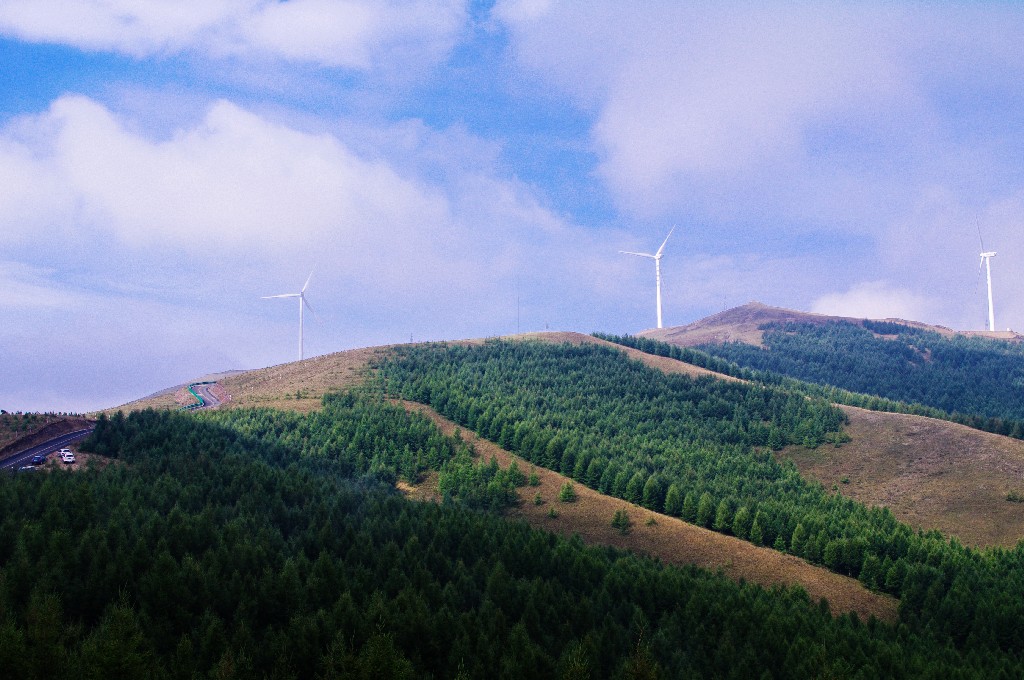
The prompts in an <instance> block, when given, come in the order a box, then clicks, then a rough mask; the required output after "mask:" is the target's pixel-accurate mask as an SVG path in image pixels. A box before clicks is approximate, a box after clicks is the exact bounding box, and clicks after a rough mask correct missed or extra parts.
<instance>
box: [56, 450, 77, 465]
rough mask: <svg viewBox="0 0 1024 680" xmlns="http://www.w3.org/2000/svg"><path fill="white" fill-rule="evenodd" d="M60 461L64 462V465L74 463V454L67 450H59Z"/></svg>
mask: <svg viewBox="0 0 1024 680" xmlns="http://www.w3.org/2000/svg"><path fill="white" fill-rule="evenodd" d="M60 459H61V460H62V461H64V462H65V463H74V462H75V454H73V453H71V451H70V450H69V449H61V450H60Z"/></svg>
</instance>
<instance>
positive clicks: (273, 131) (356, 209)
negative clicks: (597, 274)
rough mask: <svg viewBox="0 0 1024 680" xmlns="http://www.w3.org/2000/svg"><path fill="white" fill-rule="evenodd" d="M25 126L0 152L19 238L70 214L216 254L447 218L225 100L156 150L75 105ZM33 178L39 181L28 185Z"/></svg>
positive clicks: (122, 237)
mask: <svg viewBox="0 0 1024 680" xmlns="http://www.w3.org/2000/svg"><path fill="white" fill-rule="evenodd" d="M29 125H30V124H29V123H28V122H26V121H20V122H19V125H18V126H17V127H18V128H19V129H20V130H24V129H25V128H27V127H29ZM32 125H34V133H33V135H32V136H33V137H34V140H33V141H32V142H30V143H26V142H24V141H18V140H17V139H15V138H14V137H15V136H13V135H12V137H11V138H10V139H9V141H8V142H7V144H4V145H0V175H3V176H10V177H12V178H16V177H21V176H26V177H28V178H29V181H24V180H23V181H21V182H12V184H11V185H9V187H10V189H9V191H8V192H7V193H8V196H9V200H8V201H5V203H4V204H3V205H0V219H2V220H3V221H4V222H5V223H10V224H12V226H13V228H12V229H11V230H10V232H11V233H17V232H19V231H20V232H21V233H25V232H26V231H27V229H25V228H24V227H22V228H19V226H18V225H19V224H22V222H21V221H20V219H19V218H21V217H22V216H23V215H25V214H32V213H33V212H37V213H41V214H43V215H49V216H50V220H51V226H56V225H55V224H52V221H53V217H54V215H56V214H61V215H66V214H69V213H75V214H76V217H77V219H78V221H79V222H80V223H81V224H83V225H89V226H90V227H91V229H93V230H95V231H96V232H97V233H100V234H108V235H110V236H113V237H115V238H116V239H118V240H119V241H122V242H124V243H126V244H129V245H131V246H133V247H138V248H154V247H155V248H159V247H164V246H170V247H173V248H176V249H181V250H185V251H190V252H193V253H195V254H200V253H204V252H206V253H210V254H216V253H217V252H223V251H224V250H225V249H234V250H236V251H243V252H244V251H249V252H252V251H253V250H266V249H268V248H277V249H281V250H283V251H289V250H291V251H295V250H303V249H308V248H309V247H310V245H311V244H312V243H314V242H318V241H322V240H323V239H326V238H330V239H343V238H347V237H354V238H355V240H356V241H357V242H358V240H359V239H360V238H362V237H365V235H366V234H365V231H366V227H365V226H364V225H366V224H367V223H370V224H374V223H375V224H377V225H380V226H379V227H378V231H379V232H387V231H388V230H389V229H399V230H400V229H403V228H408V227H409V226H410V225H411V224H413V223H419V224H428V225H429V224H438V223H444V222H445V221H446V220H447V215H446V210H447V207H446V204H445V201H444V200H443V198H440V197H438V196H435V195H433V192H432V190H431V189H430V188H429V187H427V186H424V185H422V184H419V183H417V182H415V181H412V180H407V179H404V178H402V177H400V176H399V175H397V174H396V173H395V172H394V171H393V170H391V169H390V168H389V167H388V166H387V165H386V164H385V163H382V162H380V161H373V160H365V159H362V158H360V157H358V156H356V155H355V154H353V153H352V152H351V151H349V150H348V149H347V148H346V147H345V146H344V145H343V144H341V143H340V142H339V141H338V140H337V139H336V138H334V137H332V136H330V135H326V134H321V135H310V134H306V133H302V132H298V131H295V130H292V129H289V128H287V127H284V126H282V125H277V124H274V123H271V122H268V121H266V120H264V119H262V118H260V117H258V116H256V115H255V114H252V113H250V112H247V111H245V110H243V109H241V108H239V107H237V106H235V105H233V104H231V103H228V102H225V101H221V102H217V103H215V104H213V105H212V106H211V107H210V109H209V111H208V113H207V115H206V116H205V118H204V119H203V120H202V121H201V122H200V123H199V124H198V125H197V126H195V127H193V128H191V129H186V130H180V131H178V133H177V134H176V135H174V137H173V138H172V139H170V140H167V141H163V142H156V141H152V140H149V139H147V138H145V137H143V136H141V135H139V134H137V133H135V132H133V131H131V130H129V129H128V128H127V127H126V126H125V125H124V124H123V123H122V122H121V121H119V120H118V119H117V118H116V117H115V116H114V115H113V114H112V113H111V112H110V111H109V110H108V109H106V108H105V107H103V106H102V105H100V104H98V103H96V102H94V101H92V100H90V99H87V98H85V97H64V98H61V99H59V100H58V101H56V102H55V103H54V104H53V105H52V106H51V108H50V110H49V111H48V112H47V113H45V114H42V115H41V116H38V117H37V118H36V119H35V120H34V121H33V122H32ZM4 149H7V153H4V152H3V150H4ZM26 170H27V172H25V171H26ZM36 178H45V180H44V181H42V182H41V183H39V184H38V185H37V184H36V183H35V181H32V180H34V179H36ZM38 228H40V227H39V225H32V230H31V231H32V232H33V233H35V232H36V231H37V230H38ZM360 230H362V231H363V232H364V233H362V234H360V233H359V232H360Z"/></svg>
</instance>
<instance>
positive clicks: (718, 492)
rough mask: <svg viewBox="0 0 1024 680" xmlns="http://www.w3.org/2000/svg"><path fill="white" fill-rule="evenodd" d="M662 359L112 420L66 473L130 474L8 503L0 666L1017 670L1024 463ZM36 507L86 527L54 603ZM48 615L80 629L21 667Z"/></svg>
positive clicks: (582, 355) (369, 383) (251, 376)
mask: <svg viewBox="0 0 1024 680" xmlns="http://www.w3.org/2000/svg"><path fill="white" fill-rule="evenodd" d="M766 310H767V311H766ZM719 317H720V318H719V319H718V320H717V321H716V322H715V323H705V324H704V326H703V327H701V328H698V329H697V331H696V332H698V333H699V334H703V335H700V336H699V337H700V338H702V339H701V340H700V342H701V343H704V344H703V345H702V347H705V348H706V347H709V346H713V345H708V344H707V343H708V338H715V337H717V338H719V339H725V340H736V339H738V338H741V337H743V338H746V341H745V342H747V343H753V344H749V345H748V346H751V347H756V346H757V344H758V343H759V344H760V345H761V346H762V347H771V346H772V342H773V339H772V337H771V334H772V333H776V332H780V331H781V332H783V333H789V334H796V333H798V332H804V329H805V327H812V328H824V329H830V328H832V327H834V326H835V325H837V324H841V325H842V326H843V328H842V331H843V332H849V331H848V330H847V329H846V327H847V326H849V327H851V328H854V329H856V332H861V333H866V334H868V335H870V336H871V337H872V338H874V339H878V340H880V341H883V342H890V343H898V342H899V341H900V338H904V336H905V335H908V334H909V335H910V336H913V337H915V338H921V337H926V338H928V339H929V341H931V338H932V336H938V337H940V338H944V339H949V338H953V340H955V335H950V333H951V332H948V333H944V332H942V329H938V330H936V329H933V328H926V327H923V326H922V325H920V324H916V325H907V324H896V323H895V322H866V323H861V324H854V323H851V322H849V321H848V320H843V319H836V318H829V317H821V318H814V319H813V320H811V321H808V318H807V317H801V316H800V315H798V314H796V313H790V312H787V311H786V310H772V309H771V308H763V306H762V307H759V308H751V307H750V306H747V308H741V309H740V310H730V312H727V313H723V315H719ZM706 321H707V320H706ZM765 324H773V325H770V326H767V327H765ZM897 326H898V328H897ZM902 328H907V329H910V330H909V331H907V332H904V331H902V330H901V329H902ZM723 329H724V330H723ZM947 330H948V329H947ZM691 331H693V329H691ZM915 333H916V334H917V335H914V334H915ZM759 334H760V335H759ZM922 334H925V335H922ZM694 337H697V336H694ZM663 347H667V346H662V345H661V344H659V345H658V347H657V348H656V349H657V351H653V352H649V351H643V348H642V347H638V346H634V347H624V346H622V345H620V344H616V343H614V342H611V341H609V340H608V339H603V338H596V337H592V336H585V335H579V334H568V333H550V334H527V335H523V336H517V337H514V338H507V339H491V340H487V341H465V342H458V343H442V344H428V345H398V346H392V347H385V348H367V349H362V350H355V351H351V352H342V353H337V354H333V355H327V356H322V357H316V358H314V359H309V360H306V361H303V362H298V363H294V364H285V365H282V366H276V367H271V368H267V369H260V370H257V371H247V372H240V373H235V374H232V375H225V376H223V377H222V379H221V380H219V384H220V387H221V388H222V389H223V390H224V391H225V392H226V393H227V395H229V396H230V399H229V400H228V401H227V402H226V403H225V404H223V405H222V406H221V407H219V408H217V409H216V410H208V411H205V412H196V413H189V414H186V413H178V412H176V410H175V409H177V400H176V399H175V394H174V390H171V391H169V392H165V393H163V394H157V395H154V396H153V397H150V398H147V399H145V400H140V401H138V402H134V403H132V404H129V405H126V409H125V410H127V411H129V412H131V414H130V415H128V416H125V415H122V414H120V413H113V414H102V415H101V416H100V420H99V425H98V427H97V430H96V433H95V434H94V436H93V437H92V438H91V440H90V441H89V442H88V443H87V445H86V446H87V448H89V449H90V450H91V451H92V452H93V453H94V454H96V455H102V456H107V457H113V458H118V459H122V460H124V461H125V462H126V463H127V465H122V466H111V468H109V469H108V470H100V469H93V470H90V471H86V474H82V475H77V476H75V477H73V478H72V477H71V476H70V475H60V474H57V475H50V476H47V477H49V479H48V480H33V479H28V478H26V479H13V480H12V481H10V482H9V483H8V484H7V485H6V486H0V504H2V505H3V508H2V509H3V513H4V514H3V517H4V518H5V519H4V522H3V523H2V524H0V662H4V663H5V664H7V663H8V662H10V665H5V667H8V668H10V669H12V672H15V673H17V674H18V675H19V676H20V677H29V676H32V675H36V676H40V675H45V676H47V677H61V676H66V677H71V676H76V675H82V674H86V675H88V674H97V673H99V674H103V673H102V672H101V670H102V668H104V663H106V662H107V661H108V660H109V659H108V656H106V655H107V653H108V652H109V650H114V649H116V650H119V654H120V658H123V659H125V660H126V661H125V664H127V665H128V666H130V667H131V668H134V669H135V670H136V671H138V670H139V669H141V668H144V667H146V664H147V663H149V664H151V665H152V666H151V667H152V668H157V669H163V670H162V671H160V672H158V673H156V675H158V676H162V675H166V673H165V672H164V671H170V669H173V668H175V666H176V665H177V664H179V663H182V664H185V665H186V666H187V667H188V668H191V669H192V670H191V671H189V673H190V674H193V675H194V674H195V673H199V674H210V673H213V672H214V669H215V668H219V669H220V674H221V675H223V674H224V673H223V671H224V669H225V668H238V669H241V670H240V671H239V672H241V673H242V674H248V675H252V674H257V675H267V676H276V675H281V676H289V675H291V676H294V675H296V674H298V675H300V676H313V675H317V676H319V677H333V676H334V675H337V672H336V671H332V670H331V669H339V668H350V669H356V670H355V671H352V672H354V673H356V677H374V676H381V675H385V676H390V677H416V676H422V675H430V676H434V677H441V676H445V677H446V676H455V675H465V676H469V677H472V676H474V675H477V674H479V673H482V672H484V671H485V669H496V668H498V669H503V670H501V672H499V673H498V674H499V675H502V676H503V677H522V676H523V675H525V674H529V675H537V676H563V677H564V676H566V675H570V676H571V675H574V674H575V675H580V674H581V673H582V676H590V677H613V676H614V677H620V676H636V675H637V674H638V671H639V670H640V669H643V668H647V669H648V670H649V671H651V672H655V671H656V672H660V673H661V674H663V675H667V676H706V675H714V676H724V675H730V674H731V675H736V674H739V675H749V674H750V673H753V672H755V670H756V672H758V673H760V672H761V671H763V669H765V668H770V669H776V670H777V672H778V673H780V674H781V675H782V676H787V677H819V676H821V675H822V674H825V675H831V676H836V677H847V676H853V675H856V674H858V673H859V674H861V675H865V674H866V675H868V676H880V675H894V674H895V675H903V676H923V675H933V676H935V677H945V676H949V675H951V674H960V675H963V676H964V677H993V676H997V675H999V674H1000V673H1004V674H1006V673H1009V676H1013V675H1016V674H1017V671H1020V670H1021V669H1024V659H1022V658H1021V657H1020V655H1019V654H1020V653H1019V650H1020V649H1021V645H1024V631H1020V630H1019V629H1018V628H1017V627H1016V626H1014V624H1013V622H1014V621H1016V620H1019V618H1021V616H1024V610H1022V608H1024V605H1022V604H1021V603H1022V602H1024V593H1018V592H1017V591H1018V590H1019V589H1020V587H1019V584H1021V583H1024V579H1022V578H1021V575H1022V574H1024V566H1022V565H1024V557H1022V555H1024V553H1021V549H1018V548H1014V549H996V550H988V549H976V548H972V547H968V546H984V545H993V544H997V545H1000V546H1006V547H1007V548H1009V546H1012V545H1014V544H1015V543H1016V541H1017V540H1018V539H1019V538H1020V536H1021V535H1022V531H1024V520H1022V513H1021V512H1020V510H1021V509H1022V508H1024V503H1018V502H1016V499H1018V498H1020V499H1024V496H1022V495H1021V494H1022V493H1024V489H1021V490H1020V491H1019V492H1018V491H1017V489H1016V487H1015V483H1016V480H1018V479H1019V478H1020V477H1021V474H1022V472H1024V450H1022V449H1021V446H1020V445H1021V444H1024V442H1020V441H1018V440H1015V439H1011V438H1008V437H1002V436H999V435H995V434H991V433H984V432H980V431H978V430H977V429H972V428H968V427H964V426H962V425H956V424H954V423H951V422H946V421H942V420H934V419H928V418H922V417H919V416H911V415H907V414H894V413H881V412H878V411H868V410H864V409H857V408H852V407H848V406H843V407H841V408H837V407H835V406H834V405H832V404H830V403H829V402H828V400H827V399H825V398H824V397H823V395H824V394H826V392H823V391H821V390H820V389H819V388H813V387H812V386H810V385H809V384H808V383H801V382H799V381H796V380H793V379H789V381H788V382H787V381H782V380H777V379H774V378H772V379H762V378H763V377H764V376H766V375H767V374H766V373H758V372H756V371H754V372H751V371H749V370H748V371H746V372H742V371H739V370H737V369H735V367H731V366H730V365H727V364H726V363H725V362H721V361H720V360H718V359H716V360H715V361H718V362H719V363H714V361H707V362H704V365H705V366H707V367H702V366H698V365H695V364H690V363H686V362H682V361H679V360H677V359H674V358H672V357H671V356H665V354H666V352H664V351H662V349H663ZM917 349H918V350H921V348H920V347H918V348H917ZM925 349H926V350H927V349H930V348H925ZM924 354H925V352H924V351H923V350H922V351H920V353H919V356H922V355H924ZM702 356H704V355H702ZM923 358H924V360H925V361H928V360H931V358H932V357H931V356H925V357H923ZM719 366H721V367H722V368H723V369H724V371H723V372H716V371H714V370H709V368H716V367H719ZM816 390H817V391H816ZM254 407H255V408H254ZM152 408H156V409H158V410H156V411H154V410H151V409H152ZM424 416H425V417H424ZM773 449H774V450H775V451H774V452H773V451H772V450H773ZM527 473H529V474H527ZM816 480H820V482H821V483H820V484H819V483H818V481H816ZM396 486H398V487H399V488H401V489H403V490H405V491H406V492H408V493H410V494H411V496H413V497H416V498H420V499H426V500H428V502H426V503H424V502H422V501H421V502H411V501H408V500H405V501H403V500H401V499H400V498H399V499H398V500H396V497H395V494H394V488H395V487H396ZM65 487H66V488H65ZM573 487H574V488H575V492H572V491H570V492H569V496H566V495H565V493H566V491H565V490H566V489H567V488H570V489H571V488H573ZM43 492H45V493H46V494H48V496H47V497H48V498H49V500H48V502H47V504H38V503H34V502H26V499H29V498H32V496H33V494H36V493H43ZM431 498H434V499H438V500H441V501H442V502H441V503H440V504H439V505H438V504H435V503H432V502H429V499H431ZM69 504H71V505H69ZM72 505H73V506H74V507H72ZM65 506H67V507H65ZM46 507H50V508H51V512H52V511H53V509H54V508H58V507H59V508H60V512H61V513H63V514H65V515H67V516H70V517H74V518H77V519H76V520H75V521H74V522H71V523H70V524H68V525H67V527H66V529H65V534H63V535H62V536H63V537H62V538H61V540H62V541H64V542H65V543H70V546H71V547H70V548H69V549H68V550H64V551H62V552H63V553H64V554H66V557H65V558H64V560H62V562H63V563H64V564H63V567H65V569H66V570H67V571H68V572H69V573H71V574H73V576H71V577H69V578H68V579H66V580H65V581H61V580H60V579H59V578H58V576H57V574H58V572H57V571H54V570H53V569H51V567H50V566H47V565H51V564H53V565H54V569H55V568H56V565H57V564H58V562H59V561H61V560H58V559H57V553H56V552H54V550H56V548H55V547H54V546H55V545H56V544H55V543H54V542H53V541H47V540H43V541H40V540H38V539H37V538H33V537H34V536H35V534H34V533H32V532H38V531H39V530H40V529H38V528H33V527H47V528H46V529H45V530H44V531H46V532H50V531H55V530H56V525H54V524H53V523H52V522H46V523H42V524H40V521H41V515H38V513H40V512H42V510H43V509H44V508H46ZM346 518H350V519H346ZM509 519H512V520H517V519H518V520H523V521H524V522H525V524H522V523H517V522H512V523H510V522H508V520H509ZM334 531H339V532H341V534H339V535H337V536H335V535H334V533H333V532H334ZM550 531H554V532H555V533H556V534H558V535H561V536H564V537H567V538H561V539H555V538H552V537H551V536H552V534H550V533H549V532H550ZM949 536H957V537H958V539H959V540H957V539H953V540H950V539H949ZM581 539H582V540H581ZM97 541H99V543H97ZM588 544H589V545H592V546H594V547H588ZM127 546H134V548H132V549H131V550H127ZM602 546H603V547H602ZM623 548H625V549H629V550H632V551H635V552H636V553H637V554H642V555H649V556H652V557H656V558H658V560H660V561H658V562H654V561H650V560H647V559H644V558H638V557H636V556H634V555H632V554H628V553H621V552H618V550H621V549H623ZM97 551H99V552H97ZM99 553H104V554H105V555H106V557H103V558H102V559H103V560H104V561H105V563H107V564H109V565H111V566H109V567H108V568H107V569H106V570H105V571H97V570H96V568H95V566H94V565H95V564H96V561H97V560H98V559H100V555H99ZM256 555H260V556H262V557H259V558H255V557H254V556H256ZM32 565H37V566H36V568H35V569H34V570H33V569H32ZM260 565H264V566H262V567H261V566H260ZM687 565H690V566H687ZM697 567H700V568H699V569H698V568H697ZM706 569H714V570H718V573H717V574H713V573H711V572H709V571H706ZM100 574H105V576H102V577H101V576H100ZM157 574H159V577H157V576H156V575H157ZM200 574H206V576H203V577H200V576H199V575H200ZM229 575H230V577H229ZM30 578H31V579H32V580H33V582H34V583H35V584H36V585H35V586H34V587H32V588H31V589H30V590H31V597H26V595H25V593H26V592H28V591H26V590H24V584H25V583H28V579H30ZM155 579H156V580H155ZM157 580H158V581H159V583H160V585H159V587H154V586H155V585H156V582H157ZM233 582H234V583H239V584H241V583H244V584H245V585H244V587H232V586H231V585H230V584H231V583H233ZM752 583H757V584H761V585H762V586H769V587H770V589H768V590H764V589H763V588H761V587H754V586H752V585H751V584H752ZM783 584H790V585H783ZM791 585H799V586H802V587H801V588H796V589H794V588H792V587H790V586H791ZM193 591H194V594H193ZM117 592H120V598H121V599H120V602H119V603H115V602H114V601H113V599H112V598H113V596H114V594H116V593H117ZM162 593H166V594H173V596H170V595H162ZM655 593H657V594H655ZM808 595H809V596H810V597H808ZM822 596H825V597H827V598H828V599H829V602H830V604H831V605H832V606H831V607H826V606H825V605H824V604H821V605H819V604H818V603H817V599H818V598H819V597H822ZM169 597H170V599H169ZM47 598H50V599H47ZM54 598H56V599H54ZM5 603H10V604H5ZM47 603H49V604H47ZM54 603H56V604H54ZM570 603H572V604H571V605H570ZM897 604H898V613H897V611H896V607H897ZM563 605H564V606H563ZM46 607H49V610H47V611H50V612H51V613H50V614H49V616H50V617H51V619H52V620H54V621H56V622H58V625H64V626H71V625H72V624H71V623H70V622H73V621H79V622H81V623H80V624H79V627H77V628H73V627H68V628H66V629H67V630H68V631H70V632H69V633H67V634H66V635H65V636H64V637H63V638H61V639H60V640H59V641H54V642H53V643H52V645H55V646H52V647H51V648H46V647H45V646H44V647H42V648H46V649H51V651H52V654H49V655H46V654H41V652H39V649H35V650H34V651H32V653H30V652H29V650H30V647H29V646H28V645H29V644H30V643H31V644H36V640H35V638H34V637H33V636H34V635H35V633H33V632H32V631H33V630H38V628H36V629H32V628H31V627H30V626H29V623H30V622H31V621H36V620H38V617H39V616H40V614H39V611H40V610H41V608H44V609H45V608H46ZM54 607H56V608H54ZM367 610H369V611H371V612H372V614H370V615H367V614H365V613H364V612H365V611H367ZM847 611H853V612H857V613H859V614H860V615H861V616H868V617H872V620H871V621H870V622H869V625H867V626H864V625H862V624H861V623H860V620H861V619H860V618H859V617H855V618H851V617H848V616H844V615H841V614H842V613H843V612H847ZM5 612H6V613H5ZM354 612H360V614H359V615H358V617H356V618H353V617H354V616H355V614H354ZM284 613H289V615H290V616H291V618H290V619H289V618H288V616H287V615H283V614H284ZM833 614H835V615H833ZM367 616H369V618H371V619H373V620H374V621H376V624H375V626H376V627H373V626H367V625H363V624H362V623H359V622H360V621H363V622H365V621H366V620H367ZM897 616H898V620H899V627H898V628H897V627H894V626H893V625H891V622H893V621H894V620H895V617H897ZM62 621H64V622H65V623H63V624H61V623H60V622H62ZM600 621H605V622H606V623H605V624H599V623H597V622H600ZM459 622H461V623H459ZM553 622H559V623H557V624H555V623H553ZM697 622H702V623H701V624H699V625H698V624H697ZM765 631H773V633H772V634H766V632H765ZM723 640H725V641H726V643H723ZM299 641H301V643H299ZM723 645H724V646H723ZM289 646H294V647H293V648H292V649H291V651H290V652H287V653H286V652H285V651H284V650H285V649H286V648H288V647H289ZM814 649H821V650H825V649H830V650H833V652H832V653H830V654H813V653H807V650H814ZM840 649H841V650H843V651H841V652H836V651H835V650H840ZM103 650H107V651H103ZM723 650H724V651H723ZM186 660H188V661H187V662H186ZM573 668H575V669H576V671H573V672H572V673H570V672H569V669H573ZM54 669H57V671H54ZM382 669H384V670H382ZM580 669H590V670H587V671H583V670H580ZM488 672H490V671H489V670H488ZM350 674H351V673H350ZM639 674H640V675H644V673H639Z"/></svg>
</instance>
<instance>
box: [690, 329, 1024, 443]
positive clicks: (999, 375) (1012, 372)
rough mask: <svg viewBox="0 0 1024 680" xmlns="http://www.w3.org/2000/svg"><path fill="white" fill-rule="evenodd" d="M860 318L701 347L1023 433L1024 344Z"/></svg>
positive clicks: (744, 362)
mask: <svg viewBox="0 0 1024 680" xmlns="http://www.w3.org/2000/svg"><path fill="white" fill-rule="evenodd" d="M862 324H863V325H857V324H853V323H850V322H846V321H835V322H829V323H824V324H812V323H785V324H778V323H776V324H767V325H765V326H764V327H763V328H762V330H763V331H764V340H763V343H764V347H763V348H760V347H755V346H753V345H748V344H745V343H738V342H733V343H724V344H719V345H702V346H700V347H698V349H701V350H703V351H705V352H708V353H709V354H713V355H715V356H718V357H721V358H723V359H726V360H727V361H730V362H734V363H736V364H738V365H739V366H742V367H745V368H751V369H756V370H760V371H771V372H774V373H779V374H782V375H786V376H790V377H792V378H796V379H798V380H804V381H807V382H813V383H817V384H821V385H832V386H835V387H839V388H842V389H845V390H849V391H852V392H859V393H863V394H869V395H874V396H878V397H884V398H886V399H891V400H894V401H900V402H905V403H911V404H923V405H925V406H931V407H933V408H936V409H940V410H942V411H945V412H946V413H949V414H957V415H958V416H961V417H964V416H975V417H980V418H985V419H993V420H995V419H998V420H1002V421H1009V422H1010V423H1012V424H1011V425H1010V428H1009V429H1010V430H1011V431H1012V430H1013V429H1014V428H1016V430H1015V431H1012V434H1013V435H1014V436H1016V437H1018V438H1020V437H1021V436H1022V435H1024V432H1022V430H1021V425H1020V421H1024V399H1022V398H1021V395H1022V390H1024V345H1021V344H1020V343H1014V342H1009V341H1004V340H993V339H989V338H982V337H972V336H965V335H962V334H958V335H955V336H953V337H946V336H943V335H940V334H939V333H936V332H934V331H930V330H925V329H921V328H915V327H912V326H907V325H904V324H899V323H893V322H886V321H864V322H862ZM986 429H994V428H991V427H990V428H986ZM1011 431H1007V432H1005V433H1004V434H1010V433H1011Z"/></svg>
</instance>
